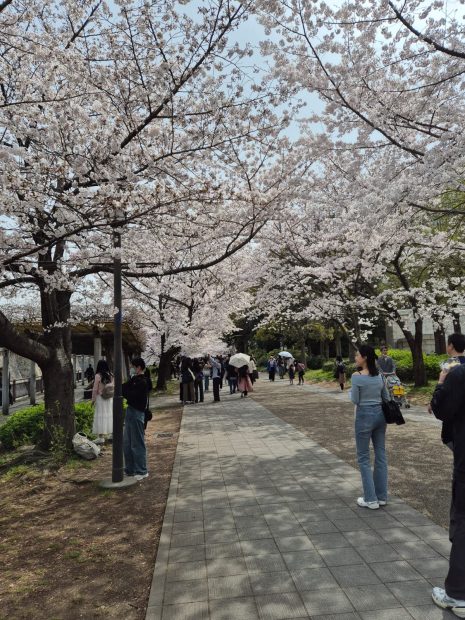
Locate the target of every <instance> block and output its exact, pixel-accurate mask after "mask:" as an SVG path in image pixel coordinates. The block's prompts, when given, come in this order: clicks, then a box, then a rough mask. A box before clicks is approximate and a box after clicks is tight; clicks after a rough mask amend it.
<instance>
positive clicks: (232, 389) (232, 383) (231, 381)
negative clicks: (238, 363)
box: [228, 377, 237, 394]
mask: <svg viewBox="0 0 465 620" xmlns="http://www.w3.org/2000/svg"><path fill="white" fill-rule="evenodd" d="M228 383H229V393H230V394H234V392H235V391H236V389H237V379H236V377H234V378H232V379H231V378H229V379H228Z"/></svg>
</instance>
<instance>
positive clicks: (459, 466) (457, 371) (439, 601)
mask: <svg viewBox="0 0 465 620" xmlns="http://www.w3.org/2000/svg"><path fill="white" fill-rule="evenodd" d="M454 336H461V335H460V334H454ZM449 338H450V337H449ZM461 338H462V339H463V342H459V343H458V345H459V346H458V347H457V344H455V345H454V346H455V350H456V351H458V352H459V353H460V352H463V350H464V348H465V337H464V336H461ZM460 348H461V349H462V351H460ZM448 349H449V346H448ZM458 361H460V360H458ZM431 408H432V411H433V413H434V415H435V416H436V417H437V418H438V419H439V420H442V422H443V427H445V428H446V429H447V433H448V434H449V435H448V437H447V438H446V439H449V440H450V441H451V443H452V445H451V447H452V450H453V452H454V468H453V477H452V504H451V510H450V527H449V538H450V541H451V543H452V547H451V551H450V559H449V572H448V574H447V577H446V580H445V584H444V588H433V592H432V597H433V601H434V602H435V603H436V605H438V606H439V607H441V608H442V609H450V610H451V611H452V612H453V613H454V614H455V615H456V616H458V617H459V618H465V364H458V365H456V366H454V367H452V368H450V369H448V370H442V371H441V374H440V375H439V381H438V385H437V387H436V389H435V391H434V395H433V399H432V401H431ZM443 433H444V428H443ZM443 439H444V437H443Z"/></svg>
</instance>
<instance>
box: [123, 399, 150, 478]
mask: <svg viewBox="0 0 465 620" xmlns="http://www.w3.org/2000/svg"><path fill="white" fill-rule="evenodd" d="M144 420H145V414H144V412H143V411H138V410H137V409H134V407H130V406H129V405H128V408H127V409H126V418H125V421H124V433H123V450H124V471H125V473H126V474H127V475H128V476H133V475H134V474H136V475H138V474H146V473H147V452H146V449H145V438H144Z"/></svg>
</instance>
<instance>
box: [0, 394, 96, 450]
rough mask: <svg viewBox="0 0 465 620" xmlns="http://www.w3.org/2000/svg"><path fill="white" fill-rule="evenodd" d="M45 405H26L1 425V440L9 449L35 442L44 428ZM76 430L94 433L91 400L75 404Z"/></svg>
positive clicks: (87, 433)
mask: <svg viewBox="0 0 465 620" xmlns="http://www.w3.org/2000/svg"><path fill="white" fill-rule="evenodd" d="M44 412H45V407H44V405H43V403H42V404H40V405H36V406H34V407H26V408H24V409H20V410H19V411H16V412H15V413H13V414H11V415H10V416H9V418H8V420H7V421H6V422H5V424H3V425H2V426H0V441H1V442H2V445H3V447H4V448H6V449H7V450H13V449H14V448H17V447H18V446H21V445H23V444H27V443H30V444H35V443H37V442H38V441H39V439H40V436H41V434H42V431H43V430H44ZM74 414H75V416H76V431H79V432H82V433H85V434H86V435H92V422H93V419H94V411H93V408H92V403H91V401H86V402H83V403H77V404H76V405H75V406H74Z"/></svg>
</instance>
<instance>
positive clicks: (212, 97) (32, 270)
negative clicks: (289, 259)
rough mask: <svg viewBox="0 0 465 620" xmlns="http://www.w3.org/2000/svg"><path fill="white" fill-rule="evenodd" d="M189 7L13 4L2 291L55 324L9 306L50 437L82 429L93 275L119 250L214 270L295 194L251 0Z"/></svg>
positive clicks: (154, 261)
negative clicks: (257, 46) (83, 302)
mask: <svg viewBox="0 0 465 620" xmlns="http://www.w3.org/2000/svg"><path fill="white" fill-rule="evenodd" d="M183 4H185V3H183V2H178V3H172V2H168V1H166V0H152V1H150V2H143V1H142V0H140V1H138V0H128V1H124V2H122V1H120V0H118V1H116V2H114V3H113V5H112V6H110V5H109V4H108V3H106V2H104V1H103V0H92V1H89V0H84V1H83V2H79V3H77V2H74V1H71V0H60V1H59V0H45V1H44V2H38V1H36V0H31V2H28V3H23V2H20V1H19V0H18V1H15V0H13V1H12V2H3V3H2V4H0V19H1V30H2V38H1V42H0V55H1V59H2V66H3V72H2V73H3V75H2V80H1V88H0V110H1V112H0V114H1V116H0V127H1V129H2V132H1V143H0V147H1V148H0V174H1V176H0V179H1V186H2V192H1V198H0V200H1V210H2V214H3V215H2V218H1V226H0V278H1V279H0V288H1V291H2V296H3V297H4V299H7V300H10V301H14V300H15V299H16V300H17V299H22V298H24V297H25V296H27V295H32V296H33V295H34V294H35V295H36V297H35V298H34V299H36V300H37V301H36V303H37V304H38V305H39V306H40V309H41V321H42V328H43V331H42V333H41V334H40V337H39V338H38V339H33V338H31V337H30V336H28V335H27V334H24V333H20V332H19V331H18V330H17V329H16V328H15V325H14V323H13V322H12V321H11V320H10V319H9V317H8V316H7V315H6V314H5V313H3V312H1V311H0V346H5V347H8V348H9V349H11V350H12V351H14V352H16V353H18V354H19V355H23V356H25V357H27V358H30V359H32V360H34V361H35V362H36V363H37V364H38V365H39V366H40V367H41V369H42V373H43V377H44V388H45V406H46V434H45V438H44V441H45V443H47V440H49V438H50V428H51V427H52V426H53V425H57V424H58V425H61V426H62V427H63V428H64V430H65V433H66V436H67V437H68V438H70V437H71V436H72V433H73V430H74V419H73V393H72V380H71V377H72V374H71V373H72V365H71V332H70V325H69V324H70V319H71V316H72V305H71V298H72V295H73V293H75V292H78V291H79V288H80V286H81V285H82V282H83V281H85V279H86V278H89V277H91V278H92V277H95V278H96V279H94V280H93V282H94V285H95V286H97V287H98V286H100V284H99V282H100V280H99V279H97V274H100V275H101V274H102V273H105V272H106V273H111V271H112V261H113V258H114V257H115V255H118V256H121V258H122V260H123V271H124V276H125V277H126V278H127V279H137V278H140V277H143V278H148V277H153V278H163V277H168V276H171V275H173V276H174V275H176V274H183V273H193V272H196V271H199V270H202V269H208V268H210V267H213V266H214V265H216V264H218V263H220V262H221V261H222V260H224V259H227V258H229V257H231V256H234V254H235V253H236V252H237V251H239V250H240V249H241V248H243V247H244V246H245V245H247V243H249V242H250V241H251V240H252V239H254V238H255V237H256V235H257V234H258V233H259V231H260V230H261V229H262V227H263V225H264V223H265V222H266V219H267V214H268V211H269V210H270V208H271V209H273V208H274V205H275V203H276V201H277V200H279V199H280V195H281V193H282V191H283V189H282V180H283V172H282V169H281V166H280V164H279V161H280V158H282V157H283V156H284V151H285V149H286V139H283V138H281V137H280V132H281V131H282V129H283V128H284V127H285V126H286V124H287V122H288V117H287V116H286V115H278V114H277V113H276V112H274V111H273V110H274V109H275V108H276V106H277V105H278V104H279V103H280V102H281V99H280V95H279V92H278V94H276V92H274V89H273V85H272V84H271V83H270V82H264V80H263V79H262V78H261V76H260V75H259V74H257V73H256V69H255V68H254V67H253V66H250V64H249V63H250V60H249V58H250V54H251V49H250V46H248V45H239V44H238V43H237V41H235V40H234V38H233V36H232V35H233V34H234V32H235V31H236V30H237V29H238V28H240V26H241V24H242V23H243V22H244V21H245V20H246V19H247V17H248V15H249V13H250V10H251V8H252V3H251V2H240V3H234V2H229V1H228V0H208V1H207V2H204V3H202V4H201V5H199V7H198V12H197V14H196V15H195V16H194V17H192V16H190V15H189V13H188V12H187V11H186V10H184V6H183ZM115 7H116V9H115ZM115 231H116V232H117V233H122V235H123V248H122V250H121V251H120V250H117V249H113V247H112V245H113V235H114V233H115ZM102 286H104V285H103V284H102ZM34 292H35V293H34ZM56 403H59V405H58V406H57V404H56Z"/></svg>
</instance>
